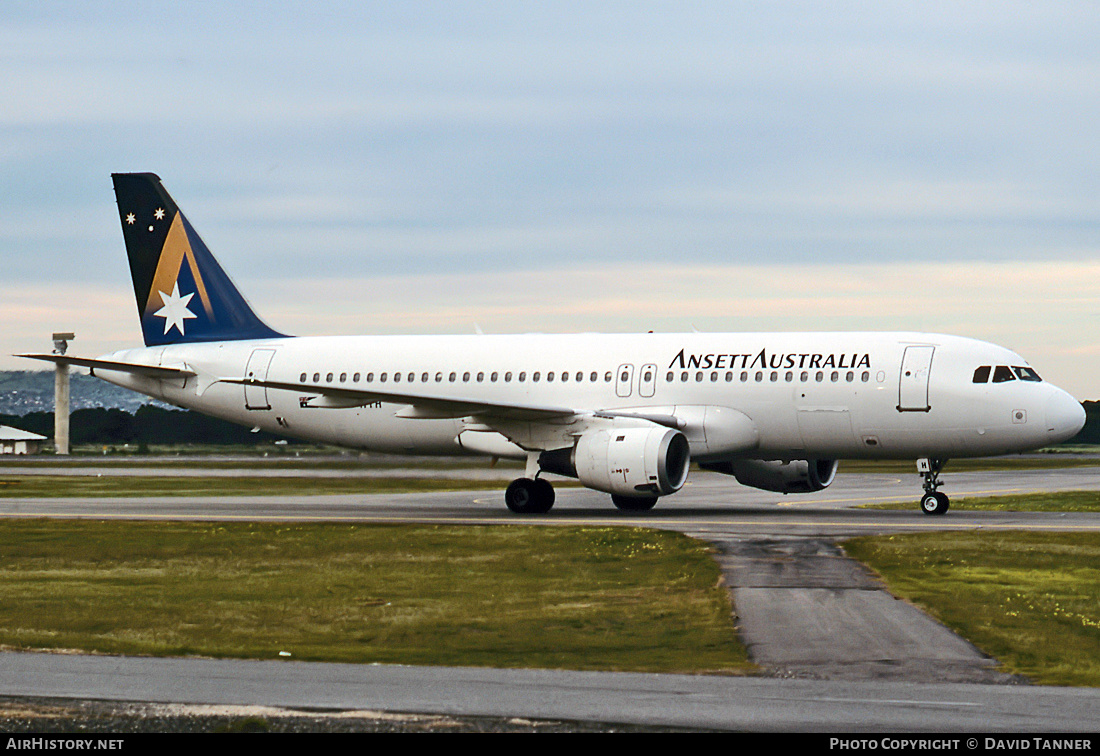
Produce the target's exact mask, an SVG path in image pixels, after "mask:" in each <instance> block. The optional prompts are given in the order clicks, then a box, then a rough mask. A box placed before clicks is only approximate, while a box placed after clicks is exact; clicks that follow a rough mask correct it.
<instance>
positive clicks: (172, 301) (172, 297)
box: [153, 283, 198, 336]
mask: <svg viewBox="0 0 1100 756" xmlns="http://www.w3.org/2000/svg"><path fill="white" fill-rule="evenodd" d="M157 293H158V294H160V300H161V301H162V302H164V307H161V308H160V309H159V310H157V311H156V312H154V313H153V314H154V315H156V316H157V317H158V318H164V333H165V335H167V334H168V331H169V330H171V329H172V328H173V327H175V328H176V330H178V331H179V332H180V336H183V335H184V332H183V322H184V321H185V320H188V319H190V318H195V317H198V316H197V315H195V313H193V312H191V311H190V310H188V309H187V303H188V302H190V301H191V297H193V296H195V293H194V292H191V293H190V294H188V295H187V296H185V297H181V296H180V285H179V283H175V284H173V285H172V293H171V294H165V293H164V292H163V291H160V292H157Z"/></svg>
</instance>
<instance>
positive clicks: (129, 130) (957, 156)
mask: <svg viewBox="0 0 1100 756" xmlns="http://www.w3.org/2000/svg"><path fill="white" fill-rule="evenodd" d="M1098 39H1100V12H1097V6H1096V4H1095V3H1094V2H1091V1H1089V2H1066V3H1060V2H1044V3H1024V2H1021V3H982V2H974V3H962V4H960V3H957V2H952V3H934V2H919V3H916V2H915V3H882V2H867V3H846V2H821V3H775V2H761V3H731V2H722V3H686V2H675V3H643V2H628V3H592V2H577V3H572V2H558V3H518V2H505V3H465V4H462V3H452V2H441V3H420V2H402V3H392V2H386V3H371V2H362V1H360V2H354V3H348V4H342V3H320V4H319V3H301V4H293V3H255V4H252V3H224V2H217V3H197V2H189V3H181V4H175V3H154V4H149V3H146V2H142V3H136V2H133V3H132V2H119V1H118V0H112V2H102V3H101V2H65V3H52V2H42V1H41V0H38V1H36V2H28V3H23V2H11V0H9V1H8V2H5V3H4V6H3V12H2V13H0V161H2V162H3V170H0V256H2V257H0V260H2V262H3V266H2V269H0V318H2V320H0V322H3V324H4V325H3V329H2V331H0V352H2V354H3V355H4V356H0V368H6V369H15V368H23V367H27V365H26V364H25V362H24V361H19V360H15V359H12V358H9V357H7V356H6V355H8V354H10V353H12V352H19V351H34V350H39V349H43V348H45V347H46V346H48V337H49V334H50V333H51V332H52V331H54V330H74V331H76V332H77V340H76V342H74V344H73V351H74V352H78V353H81V354H98V353H101V352H105V351H109V350H113V349H118V348H123V347H125V346H129V345H133V344H136V343H139V342H140V329H139V328H138V323H137V318H136V307H135V304H134V302H133V301H132V288H131V286H130V282H129V272H128V270H127V267H126V262H125V252H124V249H123V246H122V235H121V232H120V230H119V228H118V216H117V214H116V212H115V205H114V196H113V192H112V191H111V183H110V173H111V172H113V171H152V172H155V173H157V174H159V175H160V176H161V177H162V179H163V180H164V183H165V185H166V186H167V188H168V190H169V191H170V192H171V193H172V195H173V197H174V198H175V199H176V201H177V202H178V203H179V204H180V206H181V207H182V208H183V210H184V212H185V213H186V214H187V215H188V217H189V219H190V220H191V221H192V223H193V224H194V225H195V226H196V227H197V229H198V230H199V232H200V234H202V236H203V237H204V239H205V240H206V242H207V244H208V245H209V246H210V247H211V249H212V250H213V251H214V252H215V254H216V255H217V256H218V258H219V259H220V260H221V262H222V264H223V266H224V267H225V268H226V269H227V271H228V272H229V274H230V275H231V276H232V277H233V278H234V280H235V281H236V283H237V284H238V285H239V287H240V288H241V289H242V291H243V292H244V293H245V295H246V296H247V297H248V298H249V299H250V300H251V301H252V304H253V305H254V306H255V308H256V309H257V310H258V311H259V313H260V314H261V316H262V317H264V318H265V319H266V320H267V321H268V322H269V323H270V324H271V325H272V326H274V327H276V328H278V329H280V330H284V331H287V332H291V333H298V334H321V333H358V332H363V333H411V332H417V331H428V332H462V333H469V332H471V331H473V330H474V329H475V327H480V328H481V329H482V330H484V331H487V332H489V331H496V332H515V331H530V330H539V331H570V330H585V331H600V330H607V331H635V330H649V329H654V330H661V331H668V330H690V329H691V328H692V327H696V328H698V329H700V330H749V329H751V330H771V329H774V330H827V329H840V330H854V329H860V330H865V329H870V330H879V329H889V330H895V329H907V330H933V331H944V332H949V333H958V334H962V335H968V336H974V337H977V338H983V339H989V340H992V341H996V342H998V343H1001V344H1003V345H1005V346H1008V347H1010V348H1013V349H1016V350H1017V351H1020V352H1021V353H1022V354H1023V355H1024V356H1025V357H1026V358H1027V359H1028V360H1029V361H1030V362H1031V363H1032V364H1033V365H1034V366H1035V367H1036V368H1037V369H1038V370H1039V372H1040V373H1041V374H1043V375H1044V377H1046V378H1047V379H1048V380H1052V381H1053V382H1055V383H1058V384H1059V385H1062V386H1064V387H1065V388H1067V389H1068V390H1070V391H1071V392H1072V393H1074V394H1075V395H1077V396H1078V398H1082V399H1084V398H1090V399H1097V398H1100V382H1098V381H1097V380H1096V379H1095V378H1094V376H1096V375H1098V374H1100V325H1098V323H1100V45H1097V40H1098Z"/></svg>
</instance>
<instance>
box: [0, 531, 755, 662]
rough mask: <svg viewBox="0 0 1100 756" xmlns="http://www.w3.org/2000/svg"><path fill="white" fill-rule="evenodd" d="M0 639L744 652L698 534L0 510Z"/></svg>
mask: <svg viewBox="0 0 1100 756" xmlns="http://www.w3.org/2000/svg"><path fill="white" fill-rule="evenodd" d="M0 644H4V645H6V646H9V647H15V648H53V649H80V650H85V651H100V652H108V653H123V654H152V655H202V656H212V657H238V658H280V656H279V654H280V652H284V651H285V652H289V653H290V654H292V656H291V658H293V659H308V660H319V661H343V662H360V663H366V662H385V663H401V664H429V665H476V666H494V667H545V668H571V669H602V670H635V671H650V672H659V671H682V672H703V671H727V672H729V671H743V670H746V669H748V668H749V665H748V663H747V661H746V658H747V657H746V654H745V650H744V649H743V647H741V645H740V644H739V642H738V641H737V639H736V635H735V630H734V627H733V622H732V619H731V607H730V598H729V592H728V590H727V589H726V588H725V586H724V585H723V584H722V582H721V578H720V571H719V569H718V567H717V565H716V564H715V563H714V561H713V560H712V559H711V558H710V556H709V554H708V553H707V550H706V547H705V546H703V545H702V544H700V543H698V542H697V541H693V540H692V539H690V538H688V537H686V536H684V535H681V534H678V533H673V532H668V531H655V530H646V529H630V528H573V527H570V528H559V527H550V526H536V527H525V526H512V527H506V528H503V527H492V526H488V527H437V526H426V525H425V526H421V525H395V526H382V525H368V526H363V525H334V524H281V525H280V524H254V523H253V524H249V523H239V524H205V523H182V522H170V523H144V522H118V521H109V522H89V521H65V520H49V521H42V520H28V521H0Z"/></svg>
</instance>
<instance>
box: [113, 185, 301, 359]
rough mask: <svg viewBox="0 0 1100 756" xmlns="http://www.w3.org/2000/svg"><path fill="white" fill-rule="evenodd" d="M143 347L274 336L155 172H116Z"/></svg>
mask: <svg viewBox="0 0 1100 756" xmlns="http://www.w3.org/2000/svg"><path fill="white" fill-rule="evenodd" d="M111 178H112V179H113V180H114V183H115V197H116V199H117V200H118V214H119V218H120V219H121V220H122V236H123V238H125V240H126V254H127V255H128V256H129V258H130V276H131V277H132V278H133V281H134V296H135V297H137V306H138V314H139V315H140V317H141V330H142V333H143V335H144V336H145V345H146V346H160V345H162V344H179V343H186V342H192V341H234V340H241V339H269V338H277V337H280V336H282V335H283V334H281V333H278V332H277V331H273V330H271V329H270V328H268V327H267V325H266V324H264V322H263V321H262V320H260V319H259V318H258V317H256V313H254V312H252V308H251V307H249V306H248V303H247V302H246V301H245V300H244V297H242V296H241V294H240V292H239V291H237V287H235V286H234V285H233V282H232V281H230V280H229V276H227V275H226V274H225V271H223V270H222V269H221V266H220V265H218V262H217V261H216V260H215V259H214V256H213V255H212V254H210V250H209V249H207V248H206V245H205V244H203V241H202V239H200V238H199V235H198V234H197V233H195V229H194V228H192V227H191V224H190V223H188V222H187V219H186V218H185V217H183V213H181V212H180V210H179V207H177V206H176V203H175V202H174V201H173V200H172V198H171V197H170V196H169V195H168V192H167V191H165V189H164V185H163V184H161V182H160V177H158V176H157V175H156V174H153V173H114V174H111Z"/></svg>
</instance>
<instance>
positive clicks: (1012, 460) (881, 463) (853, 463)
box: [840, 453, 1100, 477]
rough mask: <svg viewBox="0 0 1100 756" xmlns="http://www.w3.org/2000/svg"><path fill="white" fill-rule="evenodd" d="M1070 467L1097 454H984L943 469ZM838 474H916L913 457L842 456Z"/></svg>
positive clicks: (1096, 461) (1097, 459)
mask: <svg viewBox="0 0 1100 756" xmlns="http://www.w3.org/2000/svg"><path fill="white" fill-rule="evenodd" d="M1072 467H1100V456H1097V455H1096V454H1095V453H1093V454H1090V455H1087V456H1074V455H1069V454H1058V453H1051V454H1045V455H1043V456H1037V455H1028V456H1012V457H984V458H978V459H952V460H948V462H947V464H946V465H945V466H944V468H943V470H944V472H945V473H948V474H949V473H953V472H994V471H999V470H1061V469H1065V468H1072ZM840 472H841V473H881V474H891V475H897V474H905V473H911V474H912V475H913V477H916V475H917V465H916V463H915V462H914V461H913V460H909V461H902V460H867V459H850V460H849V459H845V460H841V462H840Z"/></svg>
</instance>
